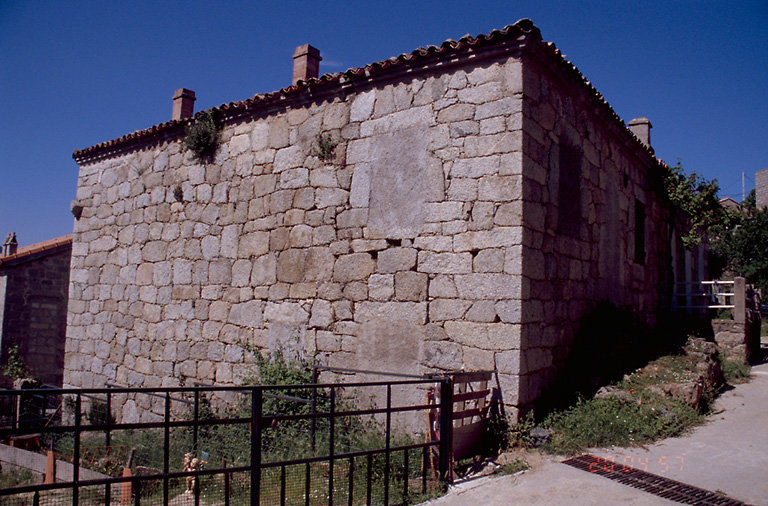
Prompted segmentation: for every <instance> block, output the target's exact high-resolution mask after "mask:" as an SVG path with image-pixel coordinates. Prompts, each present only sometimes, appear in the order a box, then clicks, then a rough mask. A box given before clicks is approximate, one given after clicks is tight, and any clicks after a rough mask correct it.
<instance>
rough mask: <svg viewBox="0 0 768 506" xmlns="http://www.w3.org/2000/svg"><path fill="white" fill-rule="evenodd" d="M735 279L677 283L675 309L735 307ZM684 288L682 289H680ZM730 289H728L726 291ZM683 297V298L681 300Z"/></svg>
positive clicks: (673, 296) (673, 298)
mask: <svg viewBox="0 0 768 506" xmlns="http://www.w3.org/2000/svg"><path fill="white" fill-rule="evenodd" d="M734 283H735V281H732V280H731V281H722V280H712V281H693V282H685V281H684V282H679V283H675V290H674V293H673V294H672V308H673V309H733V308H735V307H736V304H735V301H734V297H735V296H736V293H735V290H734ZM680 288H682V290H680ZM725 290H728V291H725ZM681 299H683V300H682V301H681Z"/></svg>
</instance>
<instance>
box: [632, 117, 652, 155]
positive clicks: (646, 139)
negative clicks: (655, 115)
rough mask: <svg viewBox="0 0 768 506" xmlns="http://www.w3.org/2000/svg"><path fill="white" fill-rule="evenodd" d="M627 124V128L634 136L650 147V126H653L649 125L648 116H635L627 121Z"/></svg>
mask: <svg viewBox="0 0 768 506" xmlns="http://www.w3.org/2000/svg"><path fill="white" fill-rule="evenodd" d="M627 126H629V130H630V131H631V132H632V133H633V134H635V137H637V138H638V139H640V141H641V142H642V143H643V144H645V145H646V146H648V147H649V148H651V128H653V125H651V122H650V120H649V119H648V118H635V119H633V120H631V121H630V122H629V123H627ZM651 151H653V148H651Z"/></svg>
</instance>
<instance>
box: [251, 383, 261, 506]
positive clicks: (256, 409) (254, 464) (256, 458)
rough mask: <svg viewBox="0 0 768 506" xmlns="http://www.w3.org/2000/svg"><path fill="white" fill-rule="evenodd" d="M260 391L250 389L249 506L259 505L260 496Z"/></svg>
mask: <svg viewBox="0 0 768 506" xmlns="http://www.w3.org/2000/svg"><path fill="white" fill-rule="evenodd" d="M261 410H262V391H261V388H259V387H253V389H251V506H259V501H260V498H261V415H262V412H261Z"/></svg>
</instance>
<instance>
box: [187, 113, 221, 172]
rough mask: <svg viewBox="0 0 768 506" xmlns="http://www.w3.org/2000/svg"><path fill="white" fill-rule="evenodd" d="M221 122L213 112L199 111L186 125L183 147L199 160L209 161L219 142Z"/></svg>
mask: <svg viewBox="0 0 768 506" xmlns="http://www.w3.org/2000/svg"><path fill="white" fill-rule="evenodd" d="M220 131H221V122H220V121H219V117H218V114H216V113H215V111H201V112H199V113H197V114H196V115H195V118H194V119H193V120H192V122H191V123H190V124H188V125H187V128H186V135H185V137H184V141H183V142H184V147H185V148H186V149H188V150H190V151H192V152H193V153H195V156H196V157H197V158H198V159H199V160H203V161H206V160H210V159H211V158H212V157H213V155H214V153H215V152H216V147H217V145H218V142H219V132H220Z"/></svg>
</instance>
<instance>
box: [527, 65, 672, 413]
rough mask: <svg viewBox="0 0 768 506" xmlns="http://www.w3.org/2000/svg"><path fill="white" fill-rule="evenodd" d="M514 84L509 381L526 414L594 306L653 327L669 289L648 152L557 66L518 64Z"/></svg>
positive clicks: (664, 222)
mask: <svg viewBox="0 0 768 506" xmlns="http://www.w3.org/2000/svg"><path fill="white" fill-rule="evenodd" d="M523 76H524V79H523V83H524V84H523V87H524V99H523V154H524V158H523V218H524V219H523V223H524V231H523V254H522V257H523V263H522V272H521V278H522V300H523V312H522V328H521V351H520V366H519V367H520V369H519V376H518V377H517V378H516V380H517V381H518V382H519V392H520V397H519V398H518V399H517V402H518V405H519V406H521V407H526V406H529V405H530V403H531V402H532V401H534V400H535V399H537V398H538V397H539V396H540V395H541V394H542V393H543V392H544V391H545V390H546V388H547V387H549V386H551V385H552V384H553V382H555V380H557V378H558V374H559V373H560V372H562V371H563V366H564V365H565V362H566V360H567V359H568V357H569V355H570V354H571V352H572V351H573V344H574V337H575V336H576V334H577V333H578V331H579V325H580V323H581V321H582V320H583V318H584V317H585V316H587V315H589V314H590V312H591V311H592V310H594V309H595V308H596V307H597V305H598V304H599V303H610V304H612V305H614V306H616V307H617V308H627V309H630V310H631V311H632V312H634V313H636V314H637V315H638V316H639V318H640V319H641V320H644V321H645V322H647V323H650V324H653V322H654V315H655V312H656V311H657V309H658V308H659V306H660V305H662V304H663V303H665V301H664V300H662V298H661V296H662V294H663V293H666V292H667V291H668V290H669V287H670V285H669V282H670V281H671V278H670V269H669V268H670V263H671V257H670V240H669V238H670V230H669V227H668V222H669V214H668V210H667V208H666V207H665V205H664V204H663V199H662V198H661V197H660V196H659V189H660V185H659V181H660V179H659V172H658V171H659V170H660V167H659V166H657V165H656V163H654V162H653V161H652V157H651V156H650V154H649V153H648V152H646V151H645V150H644V149H642V148H640V145H639V144H640V143H639V142H636V141H635V140H634V139H632V138H631V137H629V136H627V135H626V133H625V132H624V131H623V130H622V129H621V128H620V127H619V126H617V124H616V123H617V122H615V121H611V120H610V118H609V117H607V114H605V111H604V110H603V109H601V108H599V107H596V106H595V104H594V101H593V100H590V99H591V98H592V97H591V96H590V94H589V93H588V92H587V90H585V88H584V87H579V86H574V85H573V82H572V80H569V79H567V78H564V76H563V74H562V73H561V72H559V71H558V68H557V67H554V66H551V65H548V64H546V63H542V62H540V61H538V60H533V59H530V60H526V61H525V64H524V73H523ZM515 353H517V352H515ZM583 373H584V375H587V376H589V375H592V374H594V372H592V371H583Z"/></svg>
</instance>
